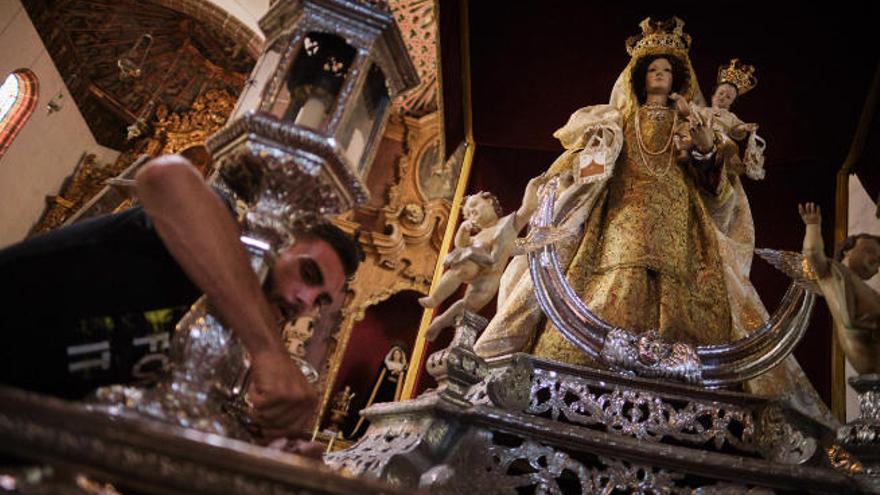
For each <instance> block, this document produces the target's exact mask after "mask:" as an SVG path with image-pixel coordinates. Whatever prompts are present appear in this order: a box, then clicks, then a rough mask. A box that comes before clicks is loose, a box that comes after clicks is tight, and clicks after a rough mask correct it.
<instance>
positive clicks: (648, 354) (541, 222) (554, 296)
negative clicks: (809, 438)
mask: <svg viewBox="0 0 880 495" xmlns="http://www.w3.org/2000/svg"><path fill="white" fill-rule="evenodd" d="M558 185H559V183H558V179H552V180H550V181H549V182H548V183H547V184H546V185H545V186H544V189H543V190H542V192H541V199H540V204H539V207H538V209H537V211H536V212H535V214H534V215H533V217H532V220H531V227H532V228H535V229H542V230H546V229H548V228H553V214H554V206H555V201H556V190H557V188H558ZM528 259H529V271H530V274H531V277H532V281H533V283H534V288H535V295H536V297H537V300H538V304H539V305H540V306H541V309H542V310H543V311H544V313H545V314H546V315H547V317H548V318H549V319H550V321H551V322H552V323H553V324H554V325H555V326H556V328H557V329H558V330H559V331H560V333H562V335H563V336H564V337H565V338H566V339H567V340H568V341H569V342H571V343H572V344H573V345H575V346H576V347H577V348H578V349H580V350H581V351H583V352H584V353H585V354H587V355H588V356H589V357H590V358H592V359H595V360H600V361H602V362H604V363H605V364H607V365H608V366H609V367H611V368H612V369H616V370H619V371H625V372H631V373H635V374H638V375H640V376H647V377H661V378H673V379H678V380H682V381H685V382H688V383H698V384H701V385H703V386H705V387H710V388H716V387H723V386H729V385H734V384H737V383H740V382H743V381H746V380H749V379H752V378H754V377H756V376H758V375H761V374H763V373H765V372H766V371H768V370H770V369H772V368H773V367H774V366H776V365H778V364H779V363H780V362H782V360H783V359H785V358H786V357H787V356H788V355H789V354H790V353H791V351H792V350H793V349H794V347H795V346H796V345H797V343H798V342H799V341H800V339H801V338H802V337H803V335H804V332H805V331H806V328H807V325H808V322H809V317H810V314H811V312H812V308H813V304H814V302H815V295H814V294H813V293H812V292H809V291H806V290H805V289H804V288H803V287H801V286H800V285H797V284H795V283H792V285H791V286H790V287H789V288H788V290H787V291H786V293H785V296H784V297H783V298H782V301H781V303H780V306H779V308H778V309H777V310H776V311H775V312H774V313H773V314H772V315H771V316H770V318H769V319H768V320H767V322H765V324H764V325H763V326H762V327H761V328H759V329H757V330H755V331H754V332H753V333H752V334H750V335H749V336H748V337H745V338H742V339H739V340H736V341H734V342H731V343H728V344H721V345H707V346H690V345H688V344H684V343H675V342H663V341H661V340H659V339H658V338H656V334H655V333H647V334H642V335H638V334H637V333H636V332H633V331H631V330H627V329H623V328H616V327H613V326H612V325H609V324H608V323H607V322H605V321H603V320H602V319H600V318H599V317H597V316H596V315H595V314H593V313H592V312H591V311H590V309H589V308H587V306H586V305H585V304H584V302H583V301H581V299H580V297H578V295H577V294H576V293H575V291H574V289H573V288H572V287H571V285H570V284H569V283H568V281H567V280H566V278H565V275H564V273H563V271H562V268H561V266H560V263H559V259H558V257H557V254H556V249H555V247H554V246H553V245H552V244H551V245H546V246H544V247H542V248H541V249H540V250H537V251H534V252H531V253H529V254H528Z"/></svg>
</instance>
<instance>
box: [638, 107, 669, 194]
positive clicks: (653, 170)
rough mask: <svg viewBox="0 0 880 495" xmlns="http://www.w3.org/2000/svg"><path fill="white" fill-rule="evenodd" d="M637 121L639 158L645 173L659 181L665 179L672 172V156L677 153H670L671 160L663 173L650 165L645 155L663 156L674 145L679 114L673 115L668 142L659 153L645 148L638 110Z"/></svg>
mask: <svg viewBox="0 0 880 495" xmlns="http://www.w3.org/2000/svg"><path fill="white" fill-rule="evenodd" d="M635 121H636V122H635V124H636V142H637V143H638V149H639V158H641V160H642V166H643V167H645V171H646V172H647V173H648V175H650V176H652V177H656V178H658V179H659V178H661V177H665V176H666V175H667V174H668V173H669V171H670V170H672V155H674V154H675V153H669V159H668V160H667V162H666V167H665V168H664V169H663V170H662V171H660V170H658V169H657V168H655V167H653V166H652V165H648V160H647V159H646V158H645V153H647V154H648V155H651V156H658V155H662V154H663V153H665V152H666V151H667V150H669V146H670V145H671V144H672V136H673V135H674V134H675V125H676V124H677V122H678V115H677V113H675V112H673V114H672V127H671V128H670V129H669V138H668V139H667V140H666V144H664V145H663V148H661V149H660V150H659V151H651V150H649V149H647V147H646V146H645V143H644V142H642V125H641V122H640V120H639V111H638V110H636V119H635Z"/></svg>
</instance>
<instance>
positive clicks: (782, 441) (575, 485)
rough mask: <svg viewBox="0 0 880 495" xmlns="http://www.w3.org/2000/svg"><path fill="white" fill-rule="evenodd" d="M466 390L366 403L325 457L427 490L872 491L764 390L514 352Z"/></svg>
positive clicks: (822, 433)
mask: <svg viewBox="0 0 880 495" xmlns="http://www.w3.org/2000/svg"><path fill="white" fill-rule="evenodd" d="M449 351H452V350H451V349H450V350H449ZM448 366H449V364H448V363H447V367H448ZM447 373H449V372H447ZM445 390H449V388H448V387H447V388H446V389H445ZM499 391H503V393H502V394H499V393H498V392H499ZM466 398H467V401H466V402H465V403H462V402H461V401H458V400H451V399H450V397H449V396H448V394H445V393H444V392H439V391H438V392H437V393H426V394H424V395H422V396H420V397H418V398H417V399H414V400H410V401H403V402H397V403H389V404H378V405H375V406H373V407H370V408H368V409H366V410H364V411H363V412H362V414H364V415H365V416H366V417H367V418H368V419H369V420H370V428H369V430H368V431H367V433H366V434H365V436H364V437H363V438H362V439H361V440H360V441H359V442H358V443H357V444H355V445H354V446H352V447H351V448H350V449H349V450H346V451H341V452H336V453H333V454H329V455H327V456H325V461H326V462H327V463H328V464H329V465H330V466H331V467H334V468H337V469H342V470H344V471H346V472H351V473H354V474H362V475H366V476H370V477H374V478H378V479H382V480H386V481H388V482H390V483H393V484H396V485H399V486H403V487H409V488H416V487H421V488H423V489H426V490H429V491H430V493H436V494H468V495H470V494H474V493H480V494H483V493H485V494H514V493H519V492H522V491H528V492H534V493H546V494H569V493H577V494H579V493H583V494H589V493H688V494H690V493H703V494H706V493H753V494H754V493H775V492H779V493H869V492H870V489H868V488H865V485H864V484H861V483H859V482H858V481H856V480H854V479H853V478H851V477H848V476H846V475H844V474H842V473H840V472H838V471H836V470H834V469H832V468H831V467H830V466H829V465H828V462H827V461H826V457H825V454H824V452H823V450H822V448H820V447H821V444H822V441H823V439H825V438H827V437H829V436H830V435H833V432H832V430H831V429H829V428H828V426H827V425H824V424H821V423H818V422H816V421H814V420H812V419H811V418H809V417H806V416H803V415H802V414H800V413H799V412H797V411H796V410H794V409H792V408H790V407H788V405H787V404H784V403H781V402H778V401H772V400H769V399H766V398H762V397H757V396H752V395H747V394H742V393H734V392H724V391H710V390H706V389H705V388H701V387H694V386H689V385H685V384H680V383H670V382H665V381H660V380H656V379H648V378H635V377H629V376H624V375H621V374H617V373H612V372H605V371H598V370H593V369H587V368H580V367H576V366H569V365H563V364H560V363H556V362H552V361H545V360H541V359H538V358H534V357H532V356H528V355H524V354H516V355H513V356H510V357H507V358H503V359H500V360H497V361H494V362H491V363H489V369H488V373H487V374H486V377H485V378H484V379H483V380H482V381H481V382H479V383H477V384H475V385H474V386H472V387H471V389H470V391H469V392H468V394H467V395H466Z"/></svg>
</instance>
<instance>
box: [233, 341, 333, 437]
mask: <svg viewBox="0 0 880 495" xmlns="http://www.w3.org/2000/svg"><path fill="white" fill-rule="evenodd" d="M248 397H249V398H250V402H251V410H250V415H251V417H252V418H253V419H254V420H255V421H256V422H257V424H259V425H260V427H261V432H262V435H263V437H264V438H265V439H266V440H273V439H276V438H281V437H301V436H303V434H305V433H306V429H307V427H308V424H307V423H308V420H309V419H310V417H311V414H310V413H311V412H312V408H313V407H314V405H315V403H316V402H317V395H316V394H315V390H314V389H313V388H312V386H311V385H309V383H308V382H307V381H306V378H305V377H304V376H303V374H302V372H301V371H300V370H299V369H298V368H297V367H296V365H295V364H294V363H293V361H291V359H290V357H288V356H287V355H286V354H285V353H284V352H266V353H263V354H258V355H255V356H253V359H252V364H251V385H250V390H249V391H248Z"/></svg>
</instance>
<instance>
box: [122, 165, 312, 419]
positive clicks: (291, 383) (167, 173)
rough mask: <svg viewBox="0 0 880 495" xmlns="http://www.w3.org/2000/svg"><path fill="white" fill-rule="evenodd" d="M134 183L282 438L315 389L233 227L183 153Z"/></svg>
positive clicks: (144, 171)
mask: <svg viewBox="0 0 880 495" xmlns="http://www.w3.org/2000/svg"><path fill="white" fill-rule="evenodd" d="M136 181H137V193H138V197H139V198H140V200H141V202H142V203H143V206H144V210H145V211H146V213H147V215H148V216H149V218H150V220H151V221H152V222H153V224H154V225H155V228H156V232H157V233H158V235H159V237H160V238H161V239H162V242H163V243H164V244H165V247H166V248H167V249H168V251H169V253H170V254H171V256H172V257H174V259H175V260H176V261H177V262H178V264H179V265H180V266H181V268H182V269H183V271H184V272H185V273H186V274H187V276H188V277H189V278H190V279H191V280H192V281H193V283H195V285H196V286H198V287H199V288H200V289H201V290H202V291H203V292H204V293H205V294H206V295H207V296H208V299H209V300H210V301H211V303H212V305H213V306H214V308H215V309H216V311H217V313H218V316H219V317H220V318H221V320H222V321H223V322H224V323H225V324H226V325H229V326H230V327H231V328H233V329H234V330H235V332H236V334H237V335H238V336H239V338H240V339H241V340H242V343H243V344H244V346H245V348H246V349H247V350H248V352H249V353H250V354H251V357H252V361H253V374H252V378H253V380H254V386H255V387H256V390H252V392H253V393H252V396H255V398H256V399H255V400H254V403H255V406H256V407H257V413H258V414H257V415H258V418H257V419H261V418H259V412H260V410H261V409H264V410H266V411H270V412H271V413H272V414H270V416H271V417H268V418H262V419H264V420H266V421H265V422H266V423H268V425H267V426H269V427H270V428H269V430H270V433H272V434H277V435H275V436H281V435H282V434H284V433H285V432H283V431H281V430H283V429H284V428H286V427H287V424H282V423H285V422H289V421H294V422H296V420H295V418H293V417H294V416H296V415H294V414H293V413H292V412H291V410H292V409H298V408H305V407H309V406H310V405H311V403H312V402H313V401H314V392H313V391H312V390H311V388H310V387H309V386H308V385H307V384H306V383H305V379H304V377H303V376H302V373H301V372H300V371H299V370H298V369H297V368H296V367H295V366H294V365H293V363H292V362H291V361H290V359H289V358H288V357H287V353H286V350H285V349H284V345H283V343H282V341H281V336H280V334H279V332H278V331H277V328H276V325H275V316H274V314H273V311H272V309H271V307H270V305H269V303H268V301H267V300H266V297H265V295H264V294H263V290H262V287H261V285H260V282H259V280H258V279H257V277H256V275H255V274H254V272H253V269H252V268H251V265H250V263H249V260H248V256H247V254H246V252H245V250H244V248H243V247H242V245H241V242H240V240H239V235H240V233H239V229H238V226H237V225H236V224H235V221H234V220H233V219H232V217H231V215H230V214H229V211H228V210H227V208H226V207H225V206H224V205H223V203H222V201H221V200H220V198H219V197H217V195H216V194H215V193H214V192H213V191H212V190H211V188H210V187H208V185H207V184H206V183H205V181H204V180H203V179H202V177H201V175H200V174H199V173H198V171H197V170H196V169H195V168H194V167H193V166H192V165H190V163H189V162H188V161H187V160H186V159H185V158H183V157H180V156H163V157H160V158H157V159H154V160H152V161H150V162H149V163H148V164H147V165H146V166H144V167H143V168H142V169H141V170H140V171H139V172H138V174H137V177H136ZM252 398H253V397H252ZM284 406H287V407H284ZM279 409H280V410H283V411H284V413H279V412H277V411H278V410H279ZM299 416H303V417H305V416H307V415H306V414H301V415H299ZM304 421H305V420H303V422H304ZM303 426H304V424H303Z"/></svg>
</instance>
